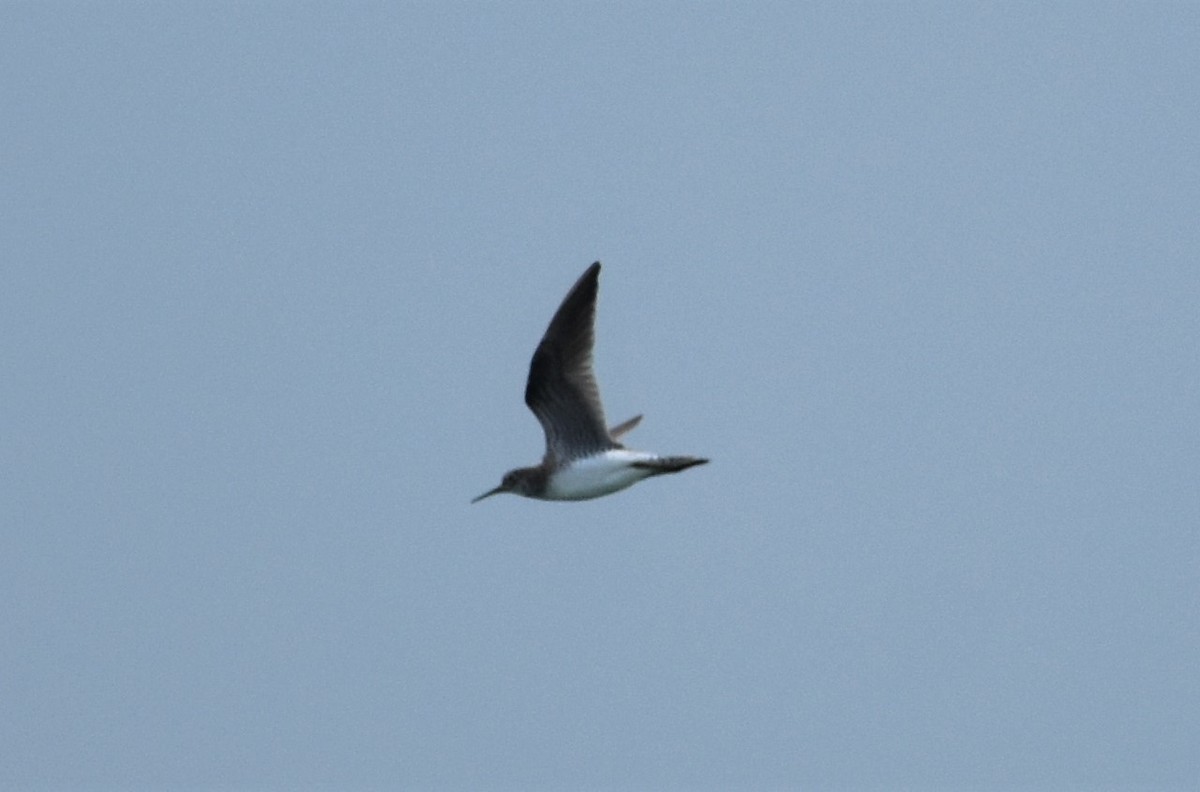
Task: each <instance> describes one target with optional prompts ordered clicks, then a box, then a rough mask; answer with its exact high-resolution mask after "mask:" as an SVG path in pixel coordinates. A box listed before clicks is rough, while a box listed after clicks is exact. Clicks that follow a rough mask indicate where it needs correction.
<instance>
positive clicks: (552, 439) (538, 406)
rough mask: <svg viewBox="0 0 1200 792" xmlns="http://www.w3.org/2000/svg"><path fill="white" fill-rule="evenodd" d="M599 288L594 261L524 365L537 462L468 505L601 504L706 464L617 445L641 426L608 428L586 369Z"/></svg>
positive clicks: (630, 423)
mask: <svg viewBox="0 0 1200 792" xmlns="http://www.w3.org/2000/svg"><path fill="white" fill-rule="evenodd" d="M599 284H600V262H599V261H597V262H596V263H595V264H593V265H592V266H590V267H588V268H587V271H586V272H584V273H583V275H581V276H580V278H579V280H578V281H576V282H575V285H574V286H572V287H571V291H569V292H567V296H566V297H564V298H563V301H562V305H560V306H559V307H558V311H557V312H555V314H554V318H553V319H551V320H550V326H549V327H547V328H546V334H545V335H544V336H542V342H541V343H540V344H538V347H537V350H535V351H534V353H533V360H532V361H531V362H530V364H529V379H528V380H526V382H525V404H527V405H529V409H530V410H532V411H533V414H534V415H535V416H537V419H538V421H539V422H540V423H541V424H542V430H543V431H544V432H545V433H546V455H545V457H543V458H542V463H541V464H540V465H536V466H534V467H525V468H517V469H516V470H510V471H509V472H507V473H505V474H504V480H503V481H501V482H500V486H498V487H496V488H495V489H493V490H489V491H488V492H485V493H483V494H482V495H480V496H479V497H478V498H475V499H474V500H472V501H471V503H477V502H479V501H481V500H483V499H484V498H487V497H489V496H491V495H496V494H498V493H501V492H512V493H514V494H517V495H524V496H525V497H526V498H538V499H540V500H587V499H589V498H599V497H600V496H601V495H608V494H610V493H613V492H616V491H618V490H623V489H625V488H626V487H629V486H632V485H633V484H636V483H637V482H639V481H641V480H642V479H644V478H649V477H650V476H658V475H661V474H663V473H678V472H679V471H681V470H686V469H687V468H690V467H693V466H694V465H703V464H704V463H705V462H707V461H708V460H707V459H701V458H700V457H691V456H667V457H664V456H659V455H658V454H651V453H647V452H646V451H634V450H632V449H629V448H626V447H625V446H623V445H621V444H620V443H618V442H617V438H619V437H621V436H622V435H624V434H625V433H627V432H628V431H629V430H631V429H633V428H634V427H635V426H637V425H638V423H639V422H640V421H641V420H642V416H640V415H638V416H635V417H633V418H630V419H629V420H628V421H625V422H624V423H622V424H618V425H617V426H614V427H612V428H611V429H609V428H607V426H608V425H607V424H606V423H605V421H604V407H603V406H602V405H601V404H600V389H599V388H598V387H597V385H596V375H595V373H594V372H593V371H592V345H593V342H594V341H595V331H594V328H595V320H596V292H597V291H598V288H599Z"/></svg>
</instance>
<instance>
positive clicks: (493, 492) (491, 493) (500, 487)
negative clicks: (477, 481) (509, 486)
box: [471, 484, 507, 503]
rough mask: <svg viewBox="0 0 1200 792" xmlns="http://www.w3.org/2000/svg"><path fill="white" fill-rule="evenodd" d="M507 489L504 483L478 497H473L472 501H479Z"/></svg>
mask: <svg viewBox="0 0 1200 792" xmlns="http://www.w3.org/2000/svg"><path fill="white" fill-rule="evenodd" d="M506 491H507V490H505V489H504V485H503V484H501V485H500V486H499V487H496V489H494V490H488V491H487V492H485V493H483V494H482V495H480V496H479V497H478V498H472V499H471V503H479V501H481V500H483V499H484V498H490V497H492V496H493V495H499V494H500V493H501V492H506Z"/></svg>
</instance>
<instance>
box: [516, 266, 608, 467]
mask: <svg viewBox="0 0 1200 792" xmlns="http://www.w3.org/2000/svg"><path fill="white" fill-rule="evenodd" d="M599 285H600V262H599V261H597V262H596V263H595V264H593V265H592V266H590V267H588V268H587V271H586V272H584V273H583V275H581V276H580V278H579V280H577V281H576V282H575V285H574V286H572V287H571V290H570V291H569V292H567V296H566V297H564V298H563V301H562V305H560V306H559V307H558V311H556V312H555V314H554V318H553V319H551V320H550V326H549V327H547V328H546V334H545V335H544V336H542V341H541V343H540V344H538V347H537V350H536V351H535V352H534V353H533V360H532V361H531V362H530V364H529V379H528V380H527V381H526V383H525V404H527V405H528V406H529V409H530V410H532V411H533V414H534V415H536V416H537V419H538V421H539V422H540V423H541V424H542V429H543V431H545V433H546V457H547V459H550V460H559V461H565V460H569V459H576V458H578V457H582V456H587V455H589V454H594V453H596V452H597V451H603V450H605V449H609V448H619V447H620V444H619V443H617V442H616V441H615V440H613V438H612V437H611V436H610V435H609V433H608V429H607V426H606V424H605V422H604V407H603V405H602V404H601V403H600V389H599V387H598V386H597V385H596V375H595V373H594V372H593V371H592V345H593V343H594V341H595V330H594V327H595V322H596V294H597V292H598V291H599Z"/></svg>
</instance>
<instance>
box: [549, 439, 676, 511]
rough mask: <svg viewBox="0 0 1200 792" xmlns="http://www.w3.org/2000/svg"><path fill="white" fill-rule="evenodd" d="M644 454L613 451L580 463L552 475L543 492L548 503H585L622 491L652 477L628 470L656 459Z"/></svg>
mask: <svg viewBox="0 0 1200 792" xmlns="http://www.w3.org/2000/svg"><path fill="white" fill-rule="evenodd" d="M655 458H656V457H655V455H654V454H650V453H647V452H645V451H630V450H629V449H627V448H614V449H611V450H609V451H605V452H603V453H600V454H595V455H593V456H590V457H584V458H583V459H576V460H575V461H573V462H572V463H571V464H570V466H568V467H566V468H562V469H561V470H557V471H555V472H554V475H553V476H551V478H550V482H549V486H548V487H547V488H546V493H545V498H546V499H547V500H587V499H588V498H599V497H600V496H601V495H608V494H609V493H612V492H616V491H617V490H623V489H625V488H626V487H628V486H631V485H633V484H636V483H637V482H639V481H641V480H642V479H644V478H646V477H647V476H649V475H650V474H651V472H652V471H649V470H646V469H644V468H635V467H630V465H631V464H632V463H634V462H644V461H646V460H650V459H655Z"/></svg>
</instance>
